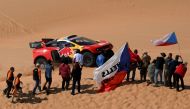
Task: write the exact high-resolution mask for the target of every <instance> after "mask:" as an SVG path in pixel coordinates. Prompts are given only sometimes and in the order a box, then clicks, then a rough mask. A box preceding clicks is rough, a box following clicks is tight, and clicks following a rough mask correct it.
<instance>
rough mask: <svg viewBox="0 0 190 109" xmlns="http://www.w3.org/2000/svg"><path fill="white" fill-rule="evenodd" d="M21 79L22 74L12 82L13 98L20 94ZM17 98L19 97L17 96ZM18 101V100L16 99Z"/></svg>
mask: <svg viewBox="0 0 190 109" xmlns="http://www.w3.org/2000/svg"><path fill="white" fill-rule="evenodd" d="M21 77H22V74H21V73H19V74H18V75H17V77H16V79H15V81H14V87H13V97H15V96H16V95H17V93H18V92H19V93H22V87H21V84H22V81H21V80H20V78H21ZM18 97H20V95H18ZM18 99H19V98H18Z"/></svg>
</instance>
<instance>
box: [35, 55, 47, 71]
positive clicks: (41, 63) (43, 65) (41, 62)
mask: <svg viewBox="0 0 190 109" xmlns="http://www.w3.org/2000/svg"><path fill="white" fill-rule="evenodd" d="M37 63H38V64H40V68H41V69H45V65H46V64H47V60H46V59H44V58H41V57H40V58H38V59H37V60H36V63H35V65H36V64H37Z"/></svg>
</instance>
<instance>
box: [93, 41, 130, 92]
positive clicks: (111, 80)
mask: <svg viewBox="0 0 190 109" xmlns="http://www.w3.org/2000/svg"><path fill="white" fill-rule="evenodd" d="M132 54H133V53H132V52H131V50H130V48H129V47H128V44H127V43H126V44H125V45H123V46H122V47H121V48H120V49H119V51H117V52H116V53H115V54H114V56H112V57H111V58H110V59H109V60H108V61H107V62H105V63H104V64H103V65H102V66H100V67H98V68H97V69H95V70H94V80H95V81H96V82H97V84H98V85H99V87H100V90H99V92H104V91H110V90H113V89H115V88H116V87H117V86H118V85H119V84H121V83H122V81H123V80H124V78H125V76H126V74H127V72H129V71H130V69H129V67H130V61H131V55H132Z"/></svg>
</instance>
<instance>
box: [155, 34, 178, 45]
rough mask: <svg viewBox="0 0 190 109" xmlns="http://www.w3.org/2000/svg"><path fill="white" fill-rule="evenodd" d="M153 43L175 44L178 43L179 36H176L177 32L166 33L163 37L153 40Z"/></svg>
mask: <svg viewBox="0 0 190 109" xmlns="http://www.w3.org/2000/svg"><path fill="white" fill-rule="evenodd" d="M152 43H153V44H154V45H155V46H168V45H173V44H177V37H176V34H175V32H172V33H169V34H167V35H165V36H164V37H163V38H161V39H157V40H153V41H152Z"/></svg>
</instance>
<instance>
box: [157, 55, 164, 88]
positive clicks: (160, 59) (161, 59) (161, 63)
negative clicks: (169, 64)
mask: <svg viewBox="0 0 190 109" xmlns="http://www.w3.org/2000/svg"><path fill="white" fill-rule="evenodd" d="M160 54H161V56H159V57H157V58H156V64H155V66H156V68H155V72H154V83H155V86H156V87H157V86H158V75H160V83H161V84H162V73H163V66H164V63H165V59H164V58H165V57H166V54H165V53H160Z"/></svg>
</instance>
